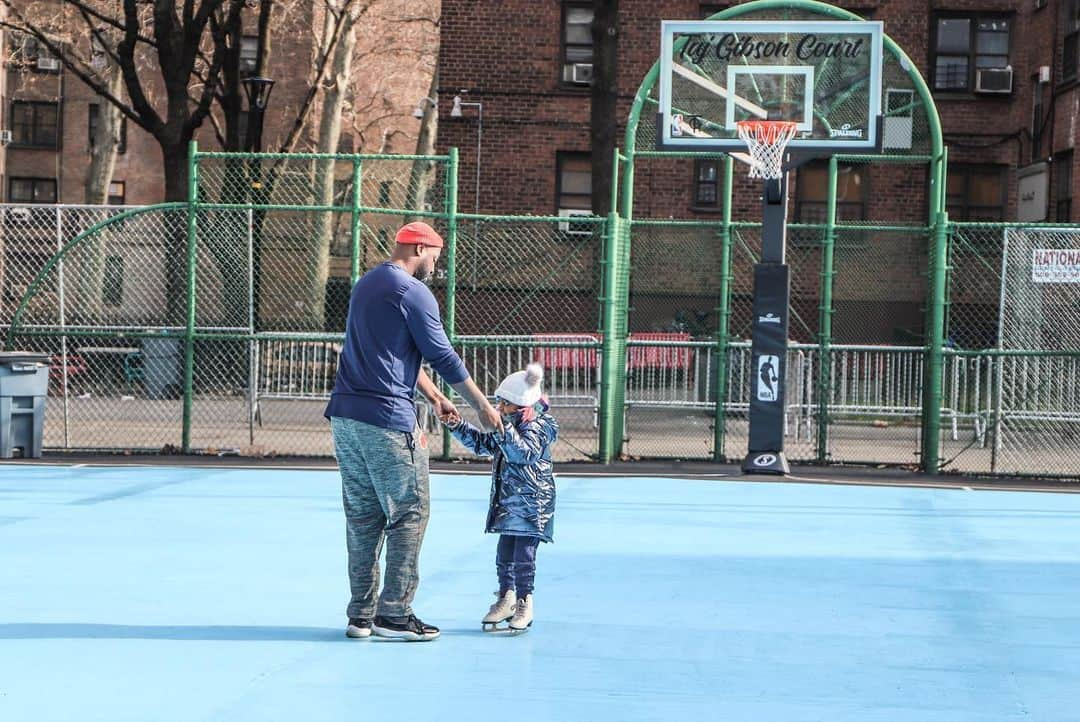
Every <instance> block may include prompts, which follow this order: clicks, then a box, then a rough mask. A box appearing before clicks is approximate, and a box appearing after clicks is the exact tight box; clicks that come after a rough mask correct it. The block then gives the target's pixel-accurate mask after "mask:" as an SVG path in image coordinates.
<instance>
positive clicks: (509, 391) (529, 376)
mask: <svg viewBox="0 0 1080 722" xmlns="http://www.w3.org/2000/svg"><path fill="white" fill-rule="evenodd" d="M543 383H544V367H543V366H541V365H540V364H537V363H532V364H529V365H528V366H526V367H525V370H524V371H515V372H514V373H512V374H510V375H509V376H507V377H506V378H505V379H503V382H502V383H501V384H499V388H497V389H495V396H496V397H497V398H500V399H503V400H504V401H509V402H510V403H512V404H514V405H516V406H532V405H533V404H535V403H536V402H537V401H539V400H540V397H541V396H543V395H544V392H543V389H542V388H541V386H542V385H543Z"/></svg>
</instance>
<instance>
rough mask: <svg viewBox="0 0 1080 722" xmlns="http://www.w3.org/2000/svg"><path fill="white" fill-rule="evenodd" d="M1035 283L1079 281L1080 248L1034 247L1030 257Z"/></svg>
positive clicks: (1032, 278) (1032, 277)
mask: <svg viewBox="0 0 1080 722" xmlns="http://www.w3.org/2000/svg"><path fill="white" fill-rule="evenodd" d="M1031 280H1032V281H1034V282H1035V283H1080V248H1072V249H1053V248H1036V249H1035V250H1034V251H1033V253H1032V258H1031Z"/></svg>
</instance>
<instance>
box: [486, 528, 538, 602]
mask: <svg viewBox="0 0 1080 722" xmlns="http://www.w3.org/2000/svg"><path fill="white" fill-rule="evenodd" d="M538 546H540V539H538V538H537V537H531V536H514V535H512V534H501V535H499V549H498V552H497V553H496V555H495V569H496V570H498V572H499V595H500V596H501V595H502V594H503V593H504V592H506V591H508V590H510V589H514V590H516V591H517V595H518V598H519V599H520V598H522V597H524V596H525V595H527V594H532V592H533V579H534V578H535V577H536V548H537V547H538Z"/></svg>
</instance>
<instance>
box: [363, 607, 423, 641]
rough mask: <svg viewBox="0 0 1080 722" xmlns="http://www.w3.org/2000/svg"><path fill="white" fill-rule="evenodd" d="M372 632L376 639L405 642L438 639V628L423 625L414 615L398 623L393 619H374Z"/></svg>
mask: <svg viewBox="0 0 1080 722" xmlns="http://www.w3.org/2000/svg"><path fill="white" fill-rule="evenodd" d="M373 631H374V632H375V636H376V637H388V638H390V639H401V640H404V641H406V642H430V641H431V640H433V639H437V638H438V637H439V628H438V627H435V626H433V625H430V624H424V623H423V622H421V621H420V620H419V619H417V618H416V615H415V614H410V615H409V616H408V617H405V618H404V619H401V621H398V618H394V617H375V625H374V629H373Z"/></svg>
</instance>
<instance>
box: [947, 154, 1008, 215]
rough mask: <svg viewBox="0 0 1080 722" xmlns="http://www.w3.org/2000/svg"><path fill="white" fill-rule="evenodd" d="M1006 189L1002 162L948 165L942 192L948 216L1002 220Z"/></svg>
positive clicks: (1004, 169)
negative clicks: (946, 177)
mask: <svg viewBox="0 0 1080 722" xmlns="http://www.w3.org/2000/svg"><path fill="white" fill-rule="evenodd" d="M1007 191H1008V184H1007V183H1006V168H1005V166H996V165H981V166H980V165H962V164H950V165H949V177H948V179H947V180H946V183H945V194H946V204H947V210H948V211H949V217H950V219H951V220H954V221H1001V220H1004V219H1005V201H1006V195H1005V194H1006V192H1007Z"/></svg>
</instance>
